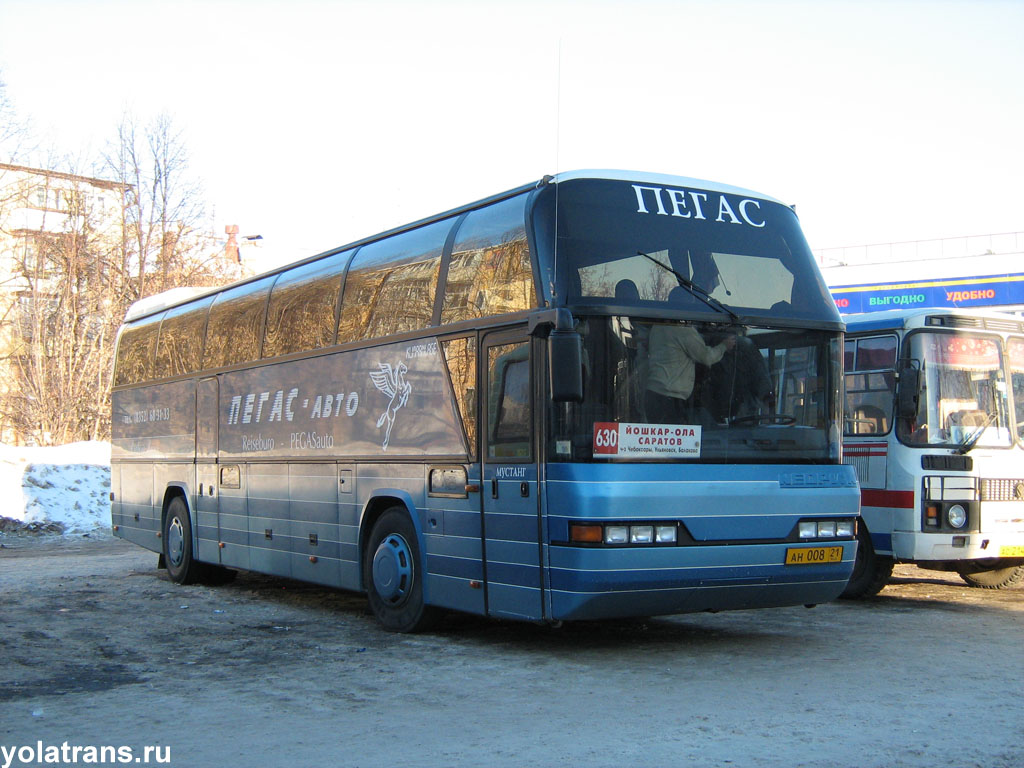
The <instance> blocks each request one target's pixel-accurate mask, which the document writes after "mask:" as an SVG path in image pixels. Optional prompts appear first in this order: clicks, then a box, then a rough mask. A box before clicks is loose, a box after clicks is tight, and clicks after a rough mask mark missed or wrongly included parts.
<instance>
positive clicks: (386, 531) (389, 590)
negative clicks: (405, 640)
mask: <svg viewBox="0 0 1024 768" xmlns="http://www.w3.org/2000/svg"><path fill="white" fill-rule="evenodd" d="M421 563H422V559H421V557H420V551H419V542H418V539H417V538H416V529H415V528H413V525H412V521H411V520H410V519H409V515H408V513H407V512H406V510H405V508H404V507H391V508H390V509H388V510H386V511H385V512H384V514H382V515H381V516H380V519H379V520H377V522H376V523H375V524H374V526H373V529H372V531H371V532H370V539H369V541H368V542H367V547H366V555H365V557H364V558H363V581H364V583H365V584H366V594H367V597H368V599H369V602H370V609H371V610H372V611H373V614H374V616H376V617H377V620H378V621H379V622H380V623H381V624H382V625H383V627H384V628H385V629H387V630H389V631H391V632H419V631H422V630H424V629H427V628H428V627H429V626H430V625H431V624H433V622H434V620H435V619H436V616H437V614H436V610H435V609H433V608H430V607H429V606H427V605H426V604H425V603H424V602H423V571H422V568H421V565H420V564H421Z"/></svg>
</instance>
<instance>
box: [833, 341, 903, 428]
mask: <svg viewBox="0 0 1024 768" xmlns="http://www.w3.org/2000/svg"><path fill="white" fill-rule="evenodd" d="M844 362H845V367H846V378H845V384H846V416H845V419H844V428H843V432H844V433H845V434H847V435H884V434H886V433H888V432H889V429H890V428H891V427H892V412H893V403H894V397H895V394H896V375H895V368H896V337H895V336H878V337H873V338H861V339H847V341H846V349H845V355H844Z"/></svg>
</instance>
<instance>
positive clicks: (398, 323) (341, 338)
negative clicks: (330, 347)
mask: <svg viewBox="0 0 1024 768" xmlns="http://www.w3.org/2000/svg"><path fill="white" fill-rule="evenodd" d="M451 226H452V220H451V219H444V220H442V221H438V222H435V223H433V224H428V225H427V226H425V227H420V228H418V229H414V230H411V231H409V232H403V233H402V234H400V235H395V236H393V237H388V238H385V239H383V240H378V241H377V242H375V243H370V244H369V245H365V246H363V247H362V248H360V249H359V252H358V253H357V254H356V256H355V259H353V261H352V266H351V267H349V270H348V276H347V277H346V278H345V296H344V299H343V300H342V303H341V320H340V322H339V324H338V343H340V344H344V343H345V342H349V341H357V340H359V339H374V338H377V337H380V336H387V335H389V334H393V333H403V332H405V331H416V330H420V329H422V328H427V327H429V326H430V324H431V322H432V320H433V316H434V295H435V293H436V290H437V274H438V271H439V268H440V266H441V251H442V249H443V247H444V241H445V240H446V239H447V237H448V232H449V230H450V229H451Z"/></svg>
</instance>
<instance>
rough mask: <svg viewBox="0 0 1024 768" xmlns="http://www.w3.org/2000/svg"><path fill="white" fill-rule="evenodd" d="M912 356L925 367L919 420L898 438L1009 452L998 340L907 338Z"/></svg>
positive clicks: (908, 423)
mask: <svg viewBox="0 0 1024 768" xmlns="http://www.w3.org/2000/svg"><path fill="white" fill-rule="evenodd" d="M908 342H909V351H908V354H909V357H910V358H912V359H914V360H918V361H920V363H921V391H920V400H919V402H920V405H919V407H918V414H917V418H916V419H915V420H913V421H906V420H903V421H901V423H900V437H901V439H903V440H904V441H905V442H908V443H912V444H920V445H943V446H952V447H960V448H964V449H967V448H970V447H974V446H977V447H982V448H984V447H990V448H1005V447H1009V446H1010V445H1011V444H1012V442H1013V437H1012V436H1011V433H1010V412H1009V404H1008V398H1007V386H1006V380H1005V378H1004V376H1003V359H1002V351H1001V348H1000V343H999V340H998V339H995V338H989V337H982V336H975V335H970V334H965V333H957V334H951V333H927V332H926V333H915V334H912V335H909V336H908Z"/></svg>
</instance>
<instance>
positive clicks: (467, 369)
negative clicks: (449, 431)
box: [441, 338, 476, 457]
mask: <svg viewBox="0 0 1024 768" xmlns="http://www.w3.org/2000/svg"><path fill="white" fill-rule="evenodd" d="M441 347H442V348H443V349H444V359H445V362H446V363H447V364H448V376H449V377H450V378H451V382H452V388H453V389H454V390H455V401H456V403H458V406H459V416H460V418H461V419H462V427H463V429H464V430H465V431H466V439H467V440H468V441H469V446H468V449H469V450H468V453H469V455H470V456H471V457H475V456H476V339H472V338H462V339H449V340H448V341H444V342H441Z"/></svg>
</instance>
